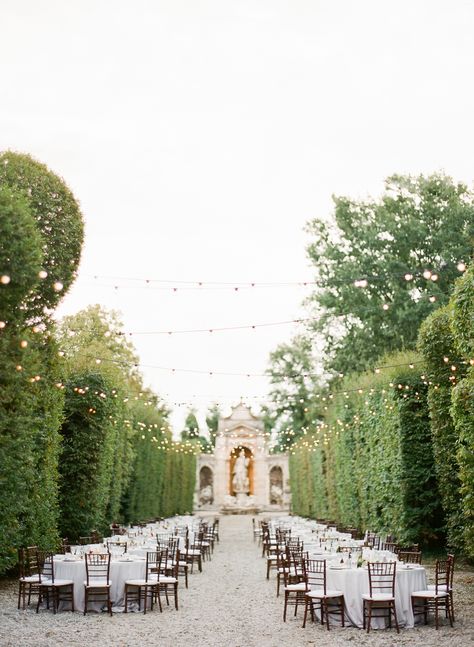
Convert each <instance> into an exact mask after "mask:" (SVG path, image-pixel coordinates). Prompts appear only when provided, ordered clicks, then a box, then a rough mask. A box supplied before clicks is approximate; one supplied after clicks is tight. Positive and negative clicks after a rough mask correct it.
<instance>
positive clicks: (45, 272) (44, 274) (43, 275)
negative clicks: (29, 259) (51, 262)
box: [38, 270, 48, 279]
mask: <svg viewBox="0 0 474 647" xmlns="http://www.w3.org/2000/svg"><path fill="white" fill-rule="evenodd" d="M38 276H39V278H40V279H45V278H46V277H47V276H48V272H47V271H46V270H40V271H39V272H38Z"/></svg>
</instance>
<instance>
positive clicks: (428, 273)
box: [423, 270, 431, 280]
mask: <svg viewBox="0 0 474 647" xmlns="http://www.w3.org/2000/svg"><path fill="white" fill-rule="evenodd" d="M423 278H425V279H427V280H428V279H430V278H431V272H430V271H429V270H425V271H424V272H423Z"/></svg>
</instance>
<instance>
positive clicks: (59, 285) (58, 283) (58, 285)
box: [53, 281, 64, 292]
mask: <svg viewBox="0 0 474 647" xmlns="http://www.w3.org/2000/svg"><path fill="white" fill-rule="evenodd" d="M63 287H64V286H63V284H62V283H61V281H55V282H54V283H53V290H54V291H55V292H61V290H62V289H63Z"/></svg>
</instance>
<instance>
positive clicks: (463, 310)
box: [451, 266, 474, 558]
mask: <svg viewBox="0 0 474 647" xmlns="http://www.w3.org/2000/svg"><path fill="white" fill-rule="evenodd" d="M451 302H452V305H453V319H452V331H453V335H454V342H455V345H456V348H457V349H458V351H459V353H460V355H461V356H462V357H463V359H464V360H465V362H466V364H467V366H469V367H470V368H469V369H468V370H467V373H466V377H465V378H464V379H462V380H461V381H460V382H459V383H458V384H457V385H456V387H455V388H454V389H453V397H452V406H451V415H452V417H453V421H454V428H455V430H456V433H457V436H458V439H457V460H458V463H459V479H460V481H461V495H462V500H461V509H462V513H463V517H464V533H463V538H464V541H465V545H466V552H467V554H468V555H469V557H471V558H474V369H473V365H474V266H471V267H470V268H469V269H468V271H467V272H466V273H465V274H464V275H463V276H462V277H461V278H460V279H459V280H458V282H457V283H456V287H455V290H454V293H453V297H452V299H451Z"/></svg>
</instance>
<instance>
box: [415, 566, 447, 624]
mask: <svg viewBox="0 0 474 647" xmlns="http://www.w3.org/2000/svg"><path fill="white" fill-rule="evenodd" d="M452 565H453V562H452V559H450V558H449V557H448V558H447V559H438V560H436V568H435V578H436V579H435V584H434V585H431V588H430V587H428V588H427V589H426V590H424V591H414V592H413V593H412V594H411V605H412V609H413V615H414V616H417V615H420V614H421V615H423V616H424V620H425V625H426V624H428V612H429V611H433V612H434V616H435V626H436V629H438V628H439V612H440V610H443V609H444V611H445V614H446V617H447V618H448V619H449V623H450V625H451V627H452V626H453V613H452V602H451V599H452V577H451V570H452Z"/></svg>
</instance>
